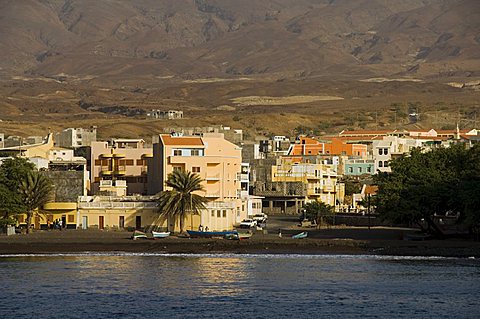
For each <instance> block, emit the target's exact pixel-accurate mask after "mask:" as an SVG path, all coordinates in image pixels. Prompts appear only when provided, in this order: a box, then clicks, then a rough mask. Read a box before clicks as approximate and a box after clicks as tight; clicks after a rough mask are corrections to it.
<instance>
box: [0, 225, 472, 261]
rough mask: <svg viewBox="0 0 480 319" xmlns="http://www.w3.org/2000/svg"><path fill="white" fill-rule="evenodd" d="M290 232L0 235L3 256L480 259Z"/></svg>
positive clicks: (447, 247)
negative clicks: (239, 236)
mask: <svg viewBox="0 0 480 319" xmlns="http://www.w3.org/2000/svg"><path fill="white" fill-rule="evenodd" d="M299 231H301V230H288V231H284V232H283V234H282V235H283V237H282V238H279V237H278V234H263V233H260V232H257V233H256V234H255V235H254V236H252V237H251V238H250V239H248V240H243V241H235V240H225V239H216V238H212V239H207V238H187V237H181V236H171V237H168V238H164V239H151V238H148V239H137V240H132V239H131V235H132V233H131V232H126V231H101V230H63V231H58V230H56V231H35V232H33V233H31V234H28V235H27V234H16V235H12V236H8V237H7V236H5V235H2V236H0V254H3V255H5V254H49V253H81V252H135V253H192V254H195V253H233V254H375V255H394V256H443V257H475V258H480V242H474V241H469V240H460V239H448V240H422V241H410V240H404V239H403V237H404V233H405V230H402V229H393V228H392V229H390V228H372V229H370V230H369V229H366V228H338V229H321V230H308V232H309V238H306V239H292V238H291V234H293V233H298V232H299Z"/></svg>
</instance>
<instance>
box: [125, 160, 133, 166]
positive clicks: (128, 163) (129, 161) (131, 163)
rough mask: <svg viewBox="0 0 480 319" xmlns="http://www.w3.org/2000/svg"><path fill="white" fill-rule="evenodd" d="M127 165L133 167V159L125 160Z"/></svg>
mask: <svg viewBox="0 0 480 319" xmlns="http://www.w3.org/2000/svg"><path fill="white" fill-rule="evenodd" d="M125 165H127V166H133V159H127V160H125Z"/></svg>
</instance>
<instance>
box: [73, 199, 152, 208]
mask: <svg viewBox="0 0 480 319" xmlns="http://www.w3.org/2000/svg"><path fill="white" fill-rule="evenodd" d="M156 207H158V204H157V203H155V202H104V201H102V202H79V203H78V208H83V209H107V208H111V209H132V208H156Z"/></svg>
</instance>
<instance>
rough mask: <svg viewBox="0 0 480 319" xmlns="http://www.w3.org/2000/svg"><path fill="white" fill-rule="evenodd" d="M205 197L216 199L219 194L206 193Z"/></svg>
mask: <svg viewBox="0 0 480 319" xmlns="http://www.w3.org/2000/svg"><path fill="white" fill-rule="evenodd" d="M205 197H207V198H218V197H220V192H217V193H206V194H205Z"/></svg>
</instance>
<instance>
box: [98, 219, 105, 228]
mask: <svg viewBox="0 0 480 319" xmlns="http://www.w3.org/2000/svg"><path fill="white" fill-rule="evenodd" d="M104 228H105V217H104V216H98V229H104Z"/></svg>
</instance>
